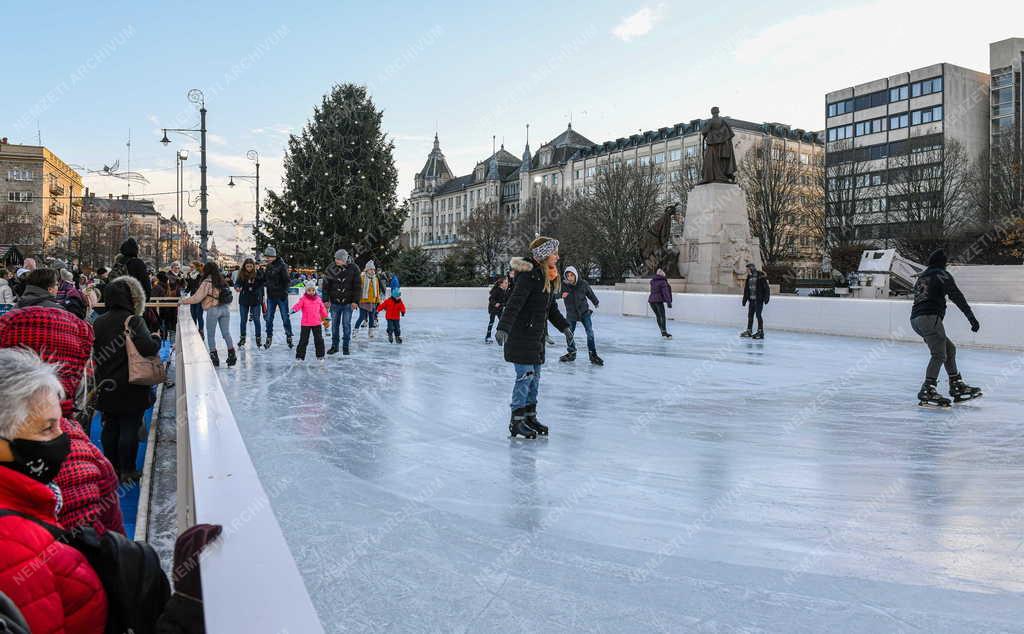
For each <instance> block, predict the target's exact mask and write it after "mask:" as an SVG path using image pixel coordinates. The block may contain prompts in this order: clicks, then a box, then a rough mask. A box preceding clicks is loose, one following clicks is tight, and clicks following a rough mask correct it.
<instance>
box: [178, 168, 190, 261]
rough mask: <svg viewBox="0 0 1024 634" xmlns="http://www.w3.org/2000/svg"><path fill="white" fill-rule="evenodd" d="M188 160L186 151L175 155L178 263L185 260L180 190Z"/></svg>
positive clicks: (183, 210)
mask: <svg viewBox="0 0 1024 634" xmlns="http://www.w3.org/2000/svg"><path fill="white" fill-rule="evenodd" d="M187 160H188V150H185V149H180V150H178V152H177V153H176V154H175V161H176V163H177V170H176V172H175V175H176V176H177V177H178V191H177V192H176V193H175V204H176V207H175V209H176V213H175V220H176V221H177V223H178V261H179V262H184V260H185V232H184V231H183V230H182V228H183V227H184V224H185V223H184V218H185V205H184V203H183V202H182V200H181V190H182V189H184V185H185V165H184V163H185V161H187Z"/></svg>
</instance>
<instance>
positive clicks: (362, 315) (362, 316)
mask: <svg viewBox="0 0 1024 634" xmlns="http://www.w3.org/2000/svg"><path fill="white" fill-rule="evenodd" d="M364 321H365V322H366V324H367V325H368V326H369V327H370V328H376V327H377V311H376V310H366V309H365V308H363V307H360V308H359V317H358V318H357V319H356V325H355V327H356V328H358V327H360V326H362V325H363V322H364Z"/></svg>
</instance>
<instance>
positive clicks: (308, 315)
mask: <svg viewBox="0 0 1024 634" xmlns="http://www.w3.org/2000/svg"><path fill="white" fill-rule="evenodd" d="M305 286H306V292H305V293H303V295H302V297H300V298H299V301H298V302H296V303H295V307H294V308H292V312H293V313H297V312H299V311H302V321H301V323H302V334H300V335H299V347H298V348H296V349H295V358H296V359H298V360H299V361H302V360H303V359H305V358H306V347H307V346H308V345H309V333H313V342H314V344H313V345H314V347H315V348H316V358H317V359H320V360H323V358H324V354H325V352H324V333H323V331H322V329H321V328H322V327H323V326H324V325H325V324H326V323H327V306H324V300H322V299H320V296H319V295H317V294H316V282H314V281H313V280H308V281H307V282H306V284H305Z"/></svg>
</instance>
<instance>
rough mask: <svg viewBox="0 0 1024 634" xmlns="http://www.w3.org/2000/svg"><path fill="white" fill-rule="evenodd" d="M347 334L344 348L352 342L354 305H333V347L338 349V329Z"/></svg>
mask: <svg viewBox="0 0 1024 634" xmlns="http://www.w3.org/2000/svg"><path fill="white" fill-rule="evenodd" d="M339 326H342V329H343V330H344V332H345V337H344V339H343V341H344V346H345V347H346V348H347V347H348V343H349V342H350V341H352V304H335V303H333V302H332V303H331V347H332V348H337V347H338V327H339Z"/></svg>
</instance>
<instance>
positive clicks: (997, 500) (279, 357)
mask: <svg viewBox="0 0 1024 634" xmlns="http://www.w3.org/2000/svg"><path fill="white" fill-rule="evenodd" d="M954 312H955V311H954ZM742 316H745V315H740V312H739V310H737V318H738V322H737V327H736V328H734V329H725V328H719V327H709V326H698V325H692V324H683V323H675V322H670V323H669V329H670V331H671V332H672V333H673V334H674V336H675V338H674V339H672V340H670V341H669V340H664V339H662V338H661V337H660V336H659V334H658V330H657V327H656V325H655V324H654V321H653V320H648V319H642V318H626V317H619V316H613V315H607V314H602V313H601V312H600V311H599V312H598V313H596V314H595V316H594V325H595V329H596V333H597V342H598V350H599V352H600V353H601V355H602V356H603V357H604V359H605V363H606V365H605V366H604V367H594V366H591V365H590V363H589V362H588V361H587V360H586V358H585V354H581V355H580V356H579V359H578V360H577V361H576V363H575V364H560V363H558V356H559V355H561V354H562V353H563V352H564V344H563V341H562V338H561V337H558V336H556V341H557V342H558V343H559V345H557V346H554V347H549V348H548V362H547V365H545V366H544V370H543V373H542V381H541V392H540V407H539V408H538V412H539V415H540V419H541V421H542V422H544V423H545V424H547V425H549V426H550V427H551V435H550V437H549V438H541V439H537V440H523V439H517V440H514V441H511V440H509V439H508V437H507V424H508V417H509V409H508V402H509V399H510V391H511V387H512V381H513V371H512V366H511V365H510V364H507V363H505V362H504V360H503V359H502V357H501V348H499V347H497V346H496V345H485V344H484V343H483V335H484V330H485V328H486V320H487V316H486V311H485V310H482V309H481V310H474V311H465V310H456V311H417V310H416V307H415V306H410V312H409V315H408V317H407V318H406V319H404V320H403V325H402V328H403V334H404V338H405V343H404V344H403V345H401V346H398V345H389V344H388V343H387V339H386V337H385V336H384V334H383V329H379V330H378V332H377V334H376V338H375V339H374V340H372V341H367V334H366V330H362V331H359V332H358V334H357V335H356V336H355V337H354V343H353V355H352V356H350V357H342V356H341V355H337V356H333V357H329V358H328V360H327V361H326V362H325V363H320V362H317V361H316V360H315V359H314V358H313V357H314V355H313V350H312V344H311V345H310V350H309V351H308V353H307V354H308V356H307V360H306V361H305V362H303V363H299V364H296V363H295V362H294V361H293V358H292V356H293V352H292V351H290V350H288V349H287V347H286V346H285V345H284V337H283V335H282V333H281V330H280V323H278V324H277V328H276V330H277V332H276V333H275V334H276V337H275V344H274V347H273V348H272V349H271V350H269V351H253V350H252V349H251V347H250V349H248V350H246V351H245V352H244V353H242V355H241V360H240V362H239V365H238V366H237V367H235V368H232V369H228V368H224V367H222V368H221V370H220V376H221V380H222V383H223V386H224V390H225V392H226V394H227V397H228V400H229V401H230V402H231V403H232V406H233V408H234V413H235V415H236V417H237V419H238V424H239V426H240V428H241V430H242V433H243V435H244V437H245V440H246V443H247V445H248V448H249V451H250V453H251V454H252V456H253V462H254V463H255V465H256V468H257V471H258V472H259V473H260V478H261V480H262V482H263V485H264V487H265V488H266V489H267V491H268V492H270V494H271V498H272V499H271V502H272V507H273V509H274V511H275V513H276V515H277V517H278V520H279V521H280V523H281V526H282V529H283V531H284V534H285V536H286V538H287V540H288V542H289V545H290V547H291V549H292V552H293V554H294V556H295V559H296V561H297V563H298V565H299V568H300V570H301V571H302V573H303V575H304V577H305V580H306V584H307V587H308V589H309V592H310V595H311V596H312V598H313V601H314V603H315V604H316V606H317V609H318V612H319V614H320V617H321V618H322V620H323V621H324V623H325V626H326V627H327V629H328V630H329V631H332V632H333V631H338V632H340V631H366V632H386V631H387V632H390V631H396V632H397V631H401V632H435V631H439V632H440V631H443V632H566V631H585V632H672V633H678V632H928V633H932V632H986V633H992V632H1024V452H1022V450H1021V444H1022V432H1024V415H1022V412H1024V388H1022V386H1021V383H1022V380H1024V355H1022V354H1021V353H1019V352H1017V353H1010V352H1000V351H994V350H978V349H966V348H962V349H961V350H960V354H959V362H960V369H961V371H962V372H963V374H964V377H965V378H966V379H967V381H968V382H970V383H971V384H973V385H979V386H982V387H983V388H984V389H985V393H986V395H985V397H984V398H982V399H980V400H977V401H974V402H970V403H965V404H959V405H957V406H955V407H953V408H952V409H950V410H936V409H928V408H920V407H918V406H917V404H916V403H917V401H916V398H915V394H916V392H917V389H918V387H919V386H920V383H921V379H922V375H923V370H924V365H925V363H926V360H927V350H926V348H925V346H924V345H923V344H920V345H911V344H904V343H893V342H885V341H873V340H868V339H855V338H844V337H828V336H818V335H804V334H793V333H784V332H773V331H771V329H770V327H771V321H770V319H771V314H770V311H766V317H767V319H768V327H769V330H768V338H767V339H766V340H765V341H763V342H755V341H750V340H741V339H739V338H737V336H736V333H737V332H738V331H739V330H740V329H741V325H742V324H740V323H739V319H740V318H741V317H742ZM950 318H951V319H960V318H961V316H960V315H959V314H951V316H950ZM293 323H294V324H295V334H296V341H297V339H298V327H297V324H298V319H297V318H293ZM232 327H233V328H234V329H236V330H237V327H238V323H237V315H235V316H234V317H233V322H232ZM908 327H909V326H908ZM577 335H578V341H579V343H580V344H581V345H580V347H581V350H585V347H586V346H585V343H584V336H583V335H584V334H583V331H582V328H579V329H578V332H577ZM251 337H252V335H251V333H250V346H251V345H252V339H251ZM328 345H329V340H328ZM221 359H222V363H223V359H224V352H223V344H221ZM940 389H941V390H942V391H943V392H945V391H946V389H947V384H946V381H945V377H943V378H942V379H941V380H940ZM253 556H254V557H258V556H259V555H258V554H257V553H254V554H253ZM282 609H287V606H282Z"/></svg>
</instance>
